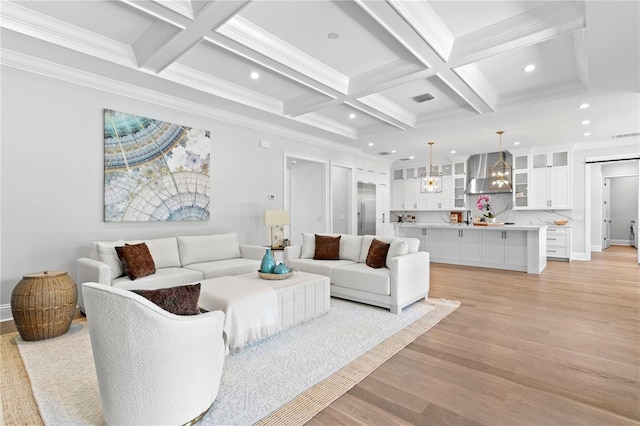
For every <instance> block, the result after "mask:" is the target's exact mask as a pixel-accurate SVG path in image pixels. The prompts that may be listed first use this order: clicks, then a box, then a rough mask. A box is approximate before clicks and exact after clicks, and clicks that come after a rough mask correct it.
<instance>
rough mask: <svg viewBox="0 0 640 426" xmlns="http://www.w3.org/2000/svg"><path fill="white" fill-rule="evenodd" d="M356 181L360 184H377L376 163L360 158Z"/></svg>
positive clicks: (357, 163)
mask: <svg viewBox="0 0 640 426" xmlns="http://www.w3.org/2000/svg"><path fill="white" fill-rule="evenodd" d="M356 180H357V181H358V182H365V183H376V163H374V162H373V161H368V160H364V159H362V158H358V159H357V160H356Z"/></svg>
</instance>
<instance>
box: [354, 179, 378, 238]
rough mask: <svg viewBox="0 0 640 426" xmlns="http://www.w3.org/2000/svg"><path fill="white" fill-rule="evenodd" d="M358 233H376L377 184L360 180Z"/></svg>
mask: <svg viewBox="0 0 640 426" xmlns="http://www.w3.org/2000/svg"><path fill="white" fill-rule="evenodd" d="M358 235H376V186H375V185H374V184H372V183H362V182H358Z"/></svg>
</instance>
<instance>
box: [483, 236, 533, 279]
mask: <svg viewBox="0 0 640 426" xmlns="http://www.w3.org/2000/svg"><path fill="white" fill-rule="evenodd" d="M482 263H483V264H485V265H487V266H495V267H496V268H502V269H514V270H517V271H526V270H527V233H526V232H524V231H499V232H498V231H494V232H485V233H484V234H483V235H482Z"/></svg>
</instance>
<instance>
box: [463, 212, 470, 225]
mask: <svg viewBox="0 0 640 426" xmlns="http://www.w3.org/2000/svg"><path fill="white" fill-rule="evenodd" d="M464 223H465V224H467V225H470V224H471V210H467V219H466V220H465V221H464Z"/></svg>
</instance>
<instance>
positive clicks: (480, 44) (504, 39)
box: [451, 1, 586, 66]
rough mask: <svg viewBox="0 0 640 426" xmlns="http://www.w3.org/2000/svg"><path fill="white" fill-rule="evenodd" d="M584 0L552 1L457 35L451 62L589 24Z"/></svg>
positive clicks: (460, 62)
mask: <svg viewBox="0 0 640 426" xmlns="http://www.w3.org/2000/svg"><path fill="white" fill-rule="evenodd" d="M581 6H582V3H581V2H579V1H575V2H549V3H546V4H544V5H542V6H540V7H538V8H536V9H535V10H533V11H529V12H527V13H522V14H520V15H517V16H514V17H513V18H510V19H506V20H504V21H501V22H498V23H496V24H494V25H491V26H489V27H486V28H482V29H480V30H478V31H474V32H472V33H469V34H466V35H464V36H462V37H458V38H457V39H456V41H455V45H454V49H453V51H452V55H451V62H452V66H458V65H463V64H467V63H471V62H477V61H479V60H481V59H484V58H486V57H489V56H495V55H498V54H500V53H504V52H507V51H510V50H514V49H518V48H521V47H526V46H529V45H532V44H536V43H540V42H543V41H545V40H549V39H551V38H554V37H558V36H560V35H563V34H567V33H570V32H573V31H577V30H581V29H584V28H586V17H585V10H584V7H581Z"/></svg>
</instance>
